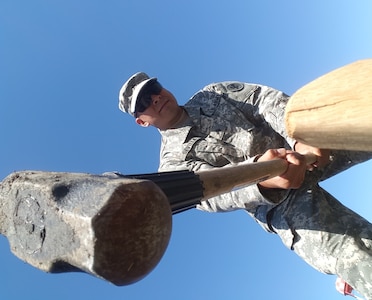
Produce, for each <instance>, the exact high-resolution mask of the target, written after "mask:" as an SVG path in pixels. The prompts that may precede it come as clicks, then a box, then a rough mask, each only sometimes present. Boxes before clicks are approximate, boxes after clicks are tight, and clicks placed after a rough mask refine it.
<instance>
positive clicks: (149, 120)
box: [136, 88, 181, 130]
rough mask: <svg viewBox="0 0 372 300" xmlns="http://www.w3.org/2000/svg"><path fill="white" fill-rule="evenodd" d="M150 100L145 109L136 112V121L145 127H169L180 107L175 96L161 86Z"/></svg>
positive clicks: (175, 118) (162, 128) (161, 128)
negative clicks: (159, 90) (158, 91)
mask: <svg viewBox="0 0 372 300" xmlns="http://www.w3.org/2000/svg"><path fill="white" fill-rule="evenodd" d="M151 100H152V103H151V104H150V106H149V107H148V108H147V109H146V110H144V111H143V112H140V113H137V117H136V123H137V124H139V125H141V126H145V127H147V126H150V125H151V126H155V127H157V128H159V129H160V130H165V129H168V128H171V126H172V125H173V124H174V121H175V120H177V118H178V117H179V113H180V109H181V107H180V106H179V105H178V103H177V100H176V98H175V97H174V96H173V94H172V93H171V92H169V91H168V90H166V89H164V88H163V89H162V90H161V92H160V94H159V95H152V96H151Z"/></svg>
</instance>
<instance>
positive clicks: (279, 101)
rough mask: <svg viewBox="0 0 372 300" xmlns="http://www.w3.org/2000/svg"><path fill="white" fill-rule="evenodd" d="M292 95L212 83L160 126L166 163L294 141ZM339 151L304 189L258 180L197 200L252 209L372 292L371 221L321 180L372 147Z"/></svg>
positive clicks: (321, 264)
mask: <svg viewBox="0 0 372 300" xmlns="http://www.w3.org/2000/svg"><path fill="white" fill-rule="evenodd" d="M287 101H288V96H287V95H286V94H284V93H283V92H280V91H278V90H275V89H272V88H270V87H267V86H263V85H257V84H248V83H241V82H222V83H216V84H211V85H208V86H206V87H205V88H204V89H202V90H201V91H199V92H197V93H196V94H195V95H194V96H193V97H192V98H191V99H190V100H189V101H188V102H187V103H186V104H185V105H184V109H185V110H186V111H187V113H188V115H189V118H188V120H187V121H185V122H184V124H182V125H181V126H179V127H177V128H174V129H168V130H164V131H160V133H161V136H162V144H161V151H160V166H159V171H160V172H162V171H175V170H183V169H187V170H193V171H197V170H202V169H210V168H216V167H217V168H219V167H224V166H227V165H232V164H242V163H247V162H253V161H255V159H256V158H257V157H258V155H260V154H263V153H264V152H265V151H266V150H268V149H277V148H283V147H284V148H287V149H293V146H294V144H295V141H294V140H293V139H291V138H289V137H288V136H287V133H286V129H285V125H284V124H285V123H284V113H285V106H286V103H287ZM314 125H315V126H319V125H318V124H314ZM332 158H333V159H332V162H331V163H330V164H329V165H328V166H327V167H326V168H325V169H323V170H318V169H316V170H315V171H313V172H308V173H307V175H306V177H305V181H304V183H303V184H302V186H301V187H300V188H299V189H296V190H272V191H270V192H269V193H268V192H266V191H265V194H262V193H261V191H260V189H259V188H258V186H257V185H251V186H247V187H244V188H241V189H238V190H234V191H232V192H230V193H226V194H223V195H221V196H217V197H214V198H211V199H209V200H207V201H203V202H202V204H201V205H199V206H198V208H199V209H201V210H205V211H210V212H222V211H231V210H236V209H245V210H246V211H247V212H248V213H249V214H250V215H251V216H252V217H253V218H255V220H256V221H257V222H258V223H259V224H260V225H261V226H263V227H264V229H266V230H267V231H269V232H273V233H276V234H278V235H279V236H280V238H281V239H282V241H283V243H284V244H285V245H286V246H287V247H288V248H289V249H291V250H293V251H295V252H296V253H297V254H298V255H299V256H300V257H301V258H303V259H304V260H305V261H306V262H307V263H309V264H310V265H311V266H313V267H314V268H316V269H317V270H319V271H320V272H323V273H328V274H337V275H338V276H339V277H341V278H343V279H344V280H345V281H346V282H348V283H349V284H350V285H351V286H352V287H353V288H354V289H356V290H357V291H359V293H361V294H362V295H363V296H364V297H365V298H366V299H372V280H371V278H370V274H372V224H370V223H369V222H368V221H366V220H365V219H363V218H362V217H361V216H359V215H357V214H355V213H354V212H353V211H351V210H350V209H348V208H346V207H345V206H343V205H342V204H341V203H340V202H339V201H337V200H336V199H335V198H334V197H332V196H331V195H330V194H329V193H327V192H326V191H325V190H323V189H322V188H321V187H319V185H318V182H319V181H321V180H324V179H326V178H328V177H330V176H332V175H334V174H337V173H338V172H340V171H343V170H345V169H347V168H349V167H351V166H353V165H355V164H357V163H360V162H363V161H365V160H367V159H369V158H371V153H367V152H365V153H360V152H350V151H334V152H333V153H332ZM361 244H362V245H364V246H363V247H360V245H361Z"/></svg>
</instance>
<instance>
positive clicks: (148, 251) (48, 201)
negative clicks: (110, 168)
mask: <svg viewBox="0 0 372 300" xmlns="http://www.w3.org/2000/svg"><path fill="white" fill-rule="evenodd" d="M171 231H172V212H171V209H170V205H169V203H168V199H167V197H166V196H165V195H164V193H163V191H162V190H161V189H160V188H159V187H158V186H157V185H156V184H155V183H153V182H152V181H149V180H141V179H129V178H116V179H113V178H109V177H106V176H99V175H91V174H84V173H59V172H35V171H25V172H16V173H12V174H11V175H9V176H8V177H6V178H5V179H4V180H3V181H2V182H1V185H0V233H2V234H3V235H5V236H6V237H7V238H8V240H9V243H10V246H11V250H12V252H13V253H14V254H15V255H16V256H18V257H19V258H20V259H22V260H24V261H25V262H27V263H29V264H31V265H33V266H34V267H36V268H39V269H41V270H43V271H46V272H51V273H60V272H69V271H84V272H87V273H90V274H92V275H94V276H97V277H99V278H102V279H105V280H107V281H110V282H112V283H113V284H115V285H127V284H131V283H134V282H136V281H138V280H140V279H142V278H143V277H145V276H146V275H147V274H148V273H150V272H151V271H152V270H153V268H154V267H155V266H156V265H157V263H158V262H159V261H160V259H161V258H162V256H163V254H164V252H165V250H166V248H167V246H168V242H169V239H170V235H171Z"/></svg>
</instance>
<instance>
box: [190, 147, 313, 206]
mask: <svg viewBox="0 0 372 300" xmlns="http://www.w3.org/2000/svg"><path fill="white" fill-rule="evenodd" d="M305 157H306V162H307V164H309V165H310V164H313V163H314V162H315V161H316V156H315V155H314V154H311V153H308V154H306V155H305ZM287 167H288V163H287V162H286V161H285V160H283V159H274V160H270V161H263V162H254V163H249V164H248V163H247V164H241V165H237V166H228V167H223V168H219V169H212V170H206V171H200V172H197V174H198V175H199V178H200V180H201V182H202V184H203V187H204V193H203V199H202V200H206V199H209V198H212V197H214V196H218V195H221V194H223V193H227V192H230V191H232V190H233V189H236V188H238V187H241V186H245V185H251V184H256V183H258V182H261V181H264V180H267V179H269V178H272V177H275V176H279V175H281V174H283V173H284V172H285V171H286V170H287Z"/></svg>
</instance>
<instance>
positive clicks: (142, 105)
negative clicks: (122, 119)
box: [136, 96, 152, 113]
mask: <svg viewBox="0 0 372 300" xmlns="http://www.w3.org/2000/svg"><path fill="white" fill-rule="evenodd" d="M151 101H152V100H151V96H148V97H141V98H140V99H138V101H137V104H136V112H140V113H142V112H144V111H145V110H146V109H147V108H148V107H149V106H150V105H151Z"/></svg>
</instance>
